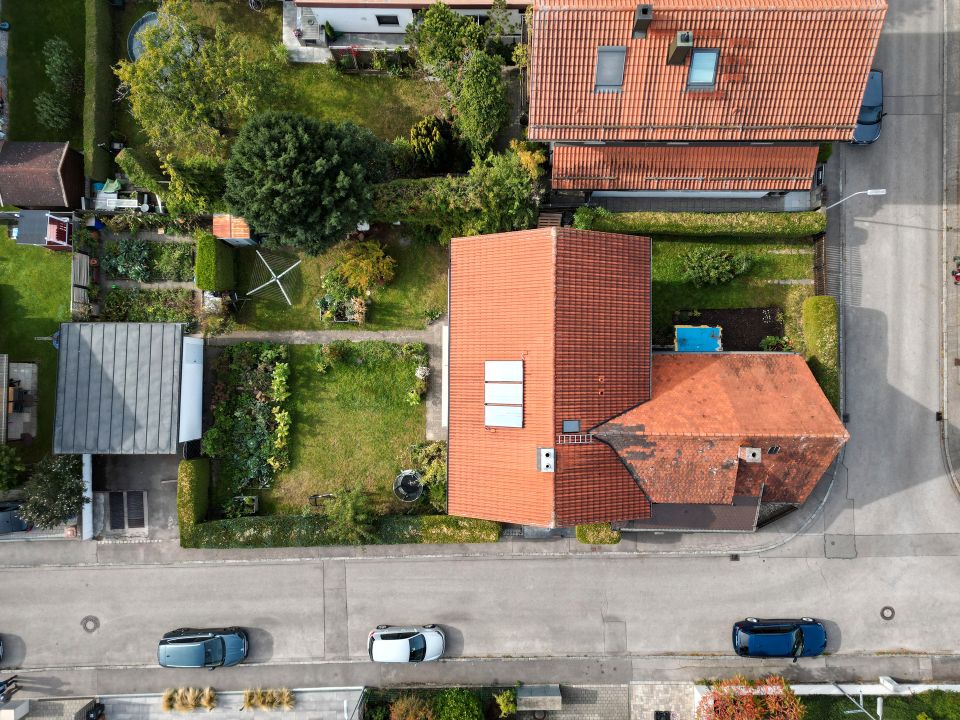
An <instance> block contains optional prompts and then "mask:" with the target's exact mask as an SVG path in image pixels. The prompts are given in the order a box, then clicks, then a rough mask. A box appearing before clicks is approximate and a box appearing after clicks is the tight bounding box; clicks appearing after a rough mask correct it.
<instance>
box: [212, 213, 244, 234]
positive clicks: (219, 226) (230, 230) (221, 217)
mask: <svg viewBox="0 0 960 720" xmlns="http://www.w3.org/2000/svg"><path fill="white" fill-rule="evenodd" d="M213 234H214V236H215V237H218V238H221V239H223V240H240V239H243V238H249V237H250V227H249V226H248V225H247V221H246V220H244V219H243V218H241V217H237V216H236V215H227V214H224V213H218V214H216V215H214V216H213Z"/></svg>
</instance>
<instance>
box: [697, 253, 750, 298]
mask: <svg viewBox="0 0 960 720" xmlns="http://www.w3.org/2000/svg"><path fill="white" fill-rule="evenodd" d="M683 263H684V268H683V279H684V280H686V281H687V282H691V283H693V284H694V285H695V286H696V287H698V288H699V287H703V286H704V285H723V284H725V283H728V282H730V281H731V280H733V279H734V278H735V277H737V276H738V275H743V274H744V273H745V272H747V271H748V270H750V266H751V265H752V260H751V258H750V256H749V255H747V254H746V253H742V252H737V253H733V252H729V251H727V250H719V249H717V248H712V247H707V246H704V245H701V246H700V247H696V248H694V249H693V250H691V251H690V252H688V253H686V254H685V255H684V257H683Z"/></svg>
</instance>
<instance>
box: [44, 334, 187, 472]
mask: <svg viewBox="0 0 960 720" xmlns="http://www.w3.org/2000/svg"><path fill="white" fill-rule="evenodd" d="M182 347H183V326H182V325H178V324H173V323H63V324H61V325H60V348H59V356H58V367H57V411H56V422H55V425H54V436H53V451H54V452H55V453H94V454H132V455H146V454H171V453H175V452H176V451H177V440H178V424H179V417H180V390H181V384H180V372H181V362H182Z"/></svg>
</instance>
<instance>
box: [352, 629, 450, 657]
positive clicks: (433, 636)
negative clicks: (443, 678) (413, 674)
mask: <svg viewBox="0 0 960 720" xmlns="http://www.w3.org/2000/svg"><path fill="white" fill-rule="evenodd" d="M445 641H446V638H445V637H444V634H443V630H441V629H440V628H438V627H437V626H436V625H422V626H419V627H399V626H396V625H377V629H376V630H374V631H372V632H371V633H370V635H369V636H368V637H367V654H369V655H370V659H371V660H373V661H374V662H387V663H419V662H432V661H434V660H439V659H440V658H441V657H443V648H444V644H445Z"/></svg>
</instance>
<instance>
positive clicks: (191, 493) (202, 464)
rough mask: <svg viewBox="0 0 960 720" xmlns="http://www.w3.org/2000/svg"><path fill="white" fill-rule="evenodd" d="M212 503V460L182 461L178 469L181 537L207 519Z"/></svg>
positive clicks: (178, 504) (178, 505) (178, 515)
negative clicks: (208, 509)
mask: <svg viewBox="0 0 960 720" xmlns="http://www.w3.org/2000/svg"><path fill="white" fill-rule="evenodd" d="M209 502H210V460H208V459H207V458H197V459H196V460H181V461H180V466H179V468H178V469H177V519H178V520H179V522H180V535H181V537H182V536H183V534H184V532H187V533H189V532H190V531H192V529H193V528H194V527H196V526H197V524H199V523H202V522H203V521H204V520H206V519H207V507H208V505H209Z"/></svg>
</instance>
